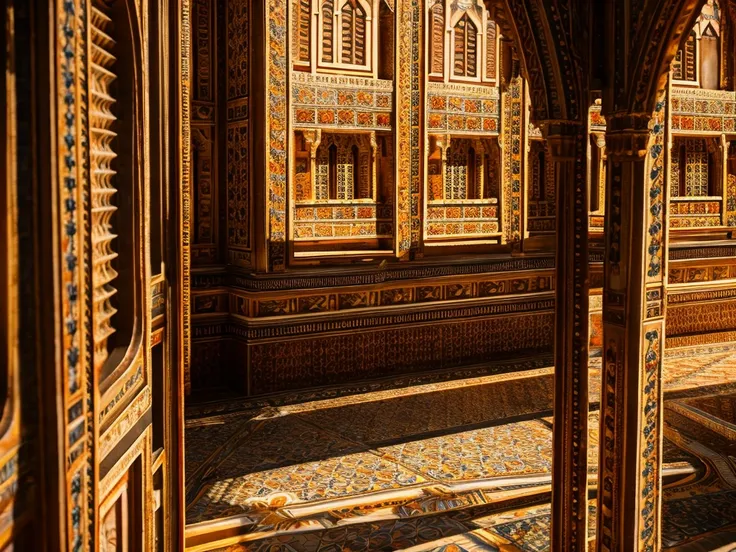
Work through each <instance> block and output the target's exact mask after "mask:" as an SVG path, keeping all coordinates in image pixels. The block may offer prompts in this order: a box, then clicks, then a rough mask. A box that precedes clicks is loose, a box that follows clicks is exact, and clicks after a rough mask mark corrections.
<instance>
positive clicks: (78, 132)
mask: <svg viewBox="0 0 736 552" xmlns="http://www.w3.org/2000/svg"><path fill="white" fill-rule="evenodd" d="M58 17H59V25H58V29H59V33H58V35H57V37H58V43H57V52H58V56H59V57H58V66H57V71H58V73H57V75H58V76H57V83H58V84H57V87H58V130H57V136H58V137H59V138H58V155H59V158H58V178H59V190H60V194H59V211H58V212H59V224H60V238H59V245H60V247H61V251H60V253H61V254H60V264H61V266H60V269H61V308H62V328H61V334H62V339H61V346H62V347H63V351H62V352H63V357H62V366H63V375H64V377H63V390H62V397H63V405H64V412H65V419H66V422H67V426H66V432H65V433H66V438H65V439H64V451H65V458H66V467H67V474H68V477H67V481H68V485H69V486H68V488H67V509H66V511H67V515H68V517H67V531H66V534H67V537H68V542H67V546H68V549H69V550H72V551H73V552H78V551H81V550H85V549H88V547H91V546H92V544H93V541H92V539H93V536H91V535H90V533H91V532H90V531H89V530H88V522H89V517H88V516H92V515H94V514H93V512H94V508H93V507H91V506H90V504H89V503H88V501H90V500H93V490H92V489H90V488H89V487H88V485H89V483H90V481H89V480H90V478H89V473H90V471H91V465H90V461H91V460H90V455H89V451H88V448H87V447H88V445H89V441H88V433H87V429H88V427H91V426H89V423H90V420H89V419H88V416H89V415H91V407H92V405H91V401H92V394H91V393H90V391H91V388H90V385H91V377H90V376H91V373H89V372H88V370H91V366H92V358H91V350H90V349H88V347H87V342H88V340H87V338H86V337H85V335H86V334H87V333H91V331H92V329H91V327H90V326H89V325H88V321H89V317H88V316H87V315H88V313H87V312H85V311H86V310H88V309H89V301H87V302H85V298H86V299H89V297H88V294H87V292H88V290H89V289H90V286H89V285H88V282H87V278H86V277H85V272H88V271H85V269H86V268H88V267H89V261H90V255H89V254H90V251H89V247H88V244H86V242H85V239H84V234H85V232H84V229H85V222H86V218H87V215H86V213H87V208H88V204H87V202H88V182H87V172H86V171H87V168H88V158H87V153H88V138H87V129H86V124H87V120H86V114H87V112H88V109H87V105H86V104H87V94H86V85H87V82H86V64H87V53H86V47H87V6H86V4H85V2H84V1H83V0H63V1H61V2H59V3H58ZM87 538H89V539H91V540H90V541H87V540H86V539H87Z"/></svg>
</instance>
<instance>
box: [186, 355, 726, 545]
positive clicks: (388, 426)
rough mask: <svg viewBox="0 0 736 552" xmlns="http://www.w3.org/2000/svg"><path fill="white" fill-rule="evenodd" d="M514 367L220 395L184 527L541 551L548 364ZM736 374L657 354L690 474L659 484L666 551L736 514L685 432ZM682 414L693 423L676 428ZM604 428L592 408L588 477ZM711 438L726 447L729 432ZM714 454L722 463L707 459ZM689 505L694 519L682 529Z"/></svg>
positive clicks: (195, 449)
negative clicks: (232, 397) (234, 400)
mask: <svg viewBox="0 0 736 552" xmlns="http://www.w3.org/2000/svg"><path fill="white" fill-rule="evenodd" d="M597 363H598V366H599V361H596V360H593V361H592V366H591V368H592V370H591V372H592V375H591V397H592V398H593V399H592V401H593V402H594V403H595V402H597V398H598V396H599V393H600V386H599V385H598V383H597V382H598V379H599V373H598V369H597V366H596V364H597ZM515 368H516V369H515ZM518 368H519V367H518V366H516V367H514V366H510V367H507V369H506V370H504V369H503V368H502V367H499V366H495V367H494V368H492V369H486V370H485V372H482V371H481V372H480V373H481V375H479V376H477V377H465V378H461V379H452V377H449V374H447V373H445V374H436V375H431V374H430V375H427V376H419V377H417V378H416V379H415V381H416V383H417V385H413V386H403V387H402V386H401V385H397V382H390V381H384V382H381V383H377V384H372V385H371V386H369V387H370V389H371V390H370V391H368V392H363V393H352V394H343V393H341V390H340V389H331V390H323V391H315V392H313V393H312V394H311V395H308V396H310V397H311V399H312V400H310V401H307V402H299V401H298V400H295V399H294V398H293V397H292V398H290V397H286V396H281V397H272V398H270V399H268V400H261V401H253V402H252V403H250V404H247V403H246V404H241V405H240V406H239V407H237V406H234V405H224V406H222V405H220V406H217V407H215V408H211V409H210V411H209V412H210V413H209V414H208V413H207V408H205V409H201V410H200V412H199V413H200V414H203V415H202V416H201V417H199V418H192V419H190V420H189V421H188V427H187V441H186V450H187V475H188V478H187V481H188V499H189V507H188V510H187V522H188V523H189V524H191V525H190V528H189V529H188V535H189V534H195V533H196V534H197V535H199V540H198V541H197V542H198V543H201V542H202V537H201V535H203V534H205V535H206V534H207V531H208V530H209V528H210V527H212V528H214V527H215V526H217V527H218V528H219V529H221V528H222V527H225V528H226V529H227V530H223V532H221V533H217V531H214V532H213V533H212V542H213V548H212V549H213V550H214V549H218V548H220V549H225V548H227V547H223V546H221V545H224V544H226V543H229V544H233V542H234V541H245V542H244V543H243V544H241V545H237V546H236V547H235V548H233V550H248V551H250V550H258V551H261V550H269V552H270V551H276V550H284V551H287V550H289V551H294V552H298V551H301V550H305V551H315V552H316V551H326V550H330V551H333V550H334V551H338V550H340V551H347V550H399V549H404V548H411V547H416V548H412V550H414V549H416V550H448V551H449V550H494V549H497V547H498V546H501V549H503V550H513V549H518V550H523V551H529V552H538V551H542V550H546V549H547V548H548V524H549V505H548V504H547V505H545V504H544V503H545V502H547V503H548V501H549V484H550V473H551V465H552V464H551V461H552V450H551V447H552V419H551V409H552V385H553V380H552V369H551V368H543V367H542V368H540V367H539V366H538V365H534V364H533V363H531V362H527V363H526V364H525V365H524V367H523V369H522V370H518ZM735 369H736V353H735V352H732V351H731V350H727V349H725V348H711V349H709V350H707V351H703V350H700V351H698V352H697V354H696V353H695V352H693V351H690V352H687V351H674V352H673V353H671V355H670V357H669V358H668V362H667V363H666V367H665V376H664V378H665V390H666V396H667V397H668V398H669V397H671V399H669V400H668V403H667V404H671V405H673V408H674V410H672V412H671V414H670V410H671V409H669V408H668V410H667V412H668V414H667V415H668V425H669V426H673V427H668V430H667V431H668V433H667V436H668V438H670V439H672V440H669V439H666V440H665V462H666V467H667V466H669V467H670V468H671V469H674V468H677V469H679V470H680V472H678V473H685V472H690V473H691V475H690V476H689V477H690V480H688V481H689V483H687V484H685V485H683V488H682V489H679V490H675V491H672V490H668V491H667V494H666V497H667V500H668V501H669V502H667V504H666V505H665V508H666V511H667V512H668V513H670V515H669V518H670V521H669V522H668V523H669V526H667V527H668V528H667V527H666V528H665V529H666V531H668V535H669V536H668V537H667V538H669V540H667V541H666V542H667V543H668V545H672V543H679V542H683V541H684V540H687V539H692V538H694V537H696V536H697V534H696V535H693V534H692V533H693V532H696V533H697V531H699V530H700V529H699V528H702V529H703V532H708V531H716V530H718V529H720V528H722V527H723V524H720V525H719V523H717V522H716V521H715V519H714V518H713V517H712V516H713V515H714V514H716V513H717V512H718V511H720V512H722V513H724V514H725V515H726V521H727V523H726V525H728V523H730V522H729V520H731V521H732V522H733V523H736V511H734V512H732V511H731V509H729V508H728V507H726V506H725V505H724V506H722V507H720V510H712V509H711V508H710V507H709V506H708V505H707V504H706V502H707V501H706V500H705V499H706V498H707V497H708V496H713V501H714V503H716V504H720V503H721V502H723V501H725V500H731V499H733V498H734V495H732V494H729V493H733V492H736V490H734V489H736V487H734V488H733V489H732V488H730V486H729V485H728V484H721V485H720V486H719V485H718V484H717V481H721V482H723V481H724V477H721V476H720V475H719V473H720V472H719V470H718V469H715V470H713V469H710V468H709V469H706V470H703V469H702V467H703V465H704V464H702V463H701V461H702V457H703V456H702V453H701V452H699V451H700V449H699V448H698V446H696V445H698V443H697V442H696V443H695V445H693V444H692V443H693V442H694V441H696V440H694V439H693V438H692V435H691V434H692V433H693V432H695V433H696V434H697V433H698V430H697V429H693V428H692V427H690V426H691V425H692V424H696V423H697V420H696V421H693V420H692V419H691V417H688V415H689V412H690V411H689V410H687V408H690V407H691V406H692V402H693V401H697V404H698V405H699V406H700V409H701V410H700V412H703V413H705V414H706V415H708V416H712V417H714V416H720V417H721V418H723V419H728V420H729V421H730V419H729V418H728V416H729V413H730V414H733V406H734V402H733V401H732V402H729V400H727V399H719V398H717V397H722V396H723V395H724V394H725V393H728V392H734V391H736V384H733V383H731V382H732V381H733V377H732V376H731V374H732V373H733V370H735ZM463 375H465V376H470V375H472V374H470V373H468V372H465V373H463ZM433 378H435V379H434V381H433ZM713 386H718V388H717V395H716V394H715V393H714V389H716V388H715V387H713ZM354 389H355V386H354V387H353V390H354ZM303 396H306V395H303ZM714 396H715V398H714ZM325 397H330V398H325ZM683 408H684V409H685V410H684V411H683ZM683 412H684V413H683ZM670 418H671V420H673V421H674V422H673V423H672V424H670V423H669V421H670ZM678 424H680V425H682V426H683V427H684V426H687V427H685V429H683V430H682V431H680V430H678V429H677V428H676V427H674V426H677V425H678ZM597 429H598V413H597V411H595V410H594V411H592V412H591V417H590V439H589V463H590V464H591V466H590V472H591V476H592V477H594V473H595V472H596V464H597V460H598V436H597ZM713 439H721V441H719V443H720V445H723V439H724V436H723V435H721V434H718V433H716V436H715V437H713ZM676 443H677V444H676ZM709 444H710V445H711V446H713V443H712V442H711V443H709ZM716 456H718V455H717V454H716ZM713 462H715V464H718V462H719V460H718V459H717V458H715V457H714V458H713V459H706V463H708V464H709V465H710V464H712V463H713ZM727 463H728V462H727V461H725V464H727ZM715 464H713V465H715ZM719 465H720V464H719ZM721 469H722V470H726V469H728V468H727V465H726V466H725V467H723V466H722V468H721ZM683 470H684V472H683ZM696 472H697V473H698V474H701V475H702V476H703V477H701V475H692V474H693V473H696ZM708 478H710V479H708ZM734 479H736V467H734ZM714 493H715V494H714ZM535 501H536V502H537V503H538V504H539V505H538V506H534V502H535ZM545 508H547V510H546V511H545V510H544V509H545ZM694 511H697V512H700V515H701V517H700V518H697V519H698V520H699V521H698V523H696V524H694V523H690V524H688V520H690V519H692V518H693V515H692V512H694ZM594 513H595V512H594V508H593V510H592V511H591V514H592V515H594ZM215 520H224V521H219V522H218V523H216V524H215V523H213V522H214V521H215ZM545 520H546V521H545ZM346 523H349V524H350V525H349V528H348V527H344V526H343V525H344V524H346ZM591 527H592V525H591ZM234 528H237V529H234ZM219 529H218V530H219ZM233 531H234V532H233ZM233 534H237V535H238V536H237V537H233V536H232V535H233ZM698 534H701V533H698ZM223 535H228V538H229V539H230V540H228V538H224V537H223ZM268 535H272V536H271V537H268ZM205 540H206V539H205ZM452 547H455V548H452Z"/></svg>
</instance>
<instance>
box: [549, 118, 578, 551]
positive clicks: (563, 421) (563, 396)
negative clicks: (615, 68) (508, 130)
mask: <svg viewBox="0 0 736 552" xmlns="http://www.w3.org/2000/svg"><path fill="white" fill-rule="evenodd" d="M543 129H544V131H545V135H546V138H547V144H548V146H549V152H550V158H551V161H552V163H554V165H555V179H556V182H555V189H556V193H557V275H556V278H557V282H558V285H557V286H556V296H557V304H556V313H555V314H556V315H555V332H556V334H555V403H554V465H553V475H552V477H553V480H552V512H553V520H552V535H551V542H552V550H556V551H560V552H561V551H563V550H564V551H569V552H574V551H584V550H587V534H588V533H587V531H588V529H587V525H588V516H587V513H588V508H587V494H588V485H587V477H588V456H587V454H588V453H587V449H588V447H587V442H588V339H587V337H588V289H589V282H588V222H587V221H588V200H587V197H586V196H587V193H588V190H587V178H586V162H585V160H586V150H587V136H586V133H585V127H584V125H583V124H577V123H573V122H570V123H562V124H560V123H555V124H545V125H543Z"/></svg>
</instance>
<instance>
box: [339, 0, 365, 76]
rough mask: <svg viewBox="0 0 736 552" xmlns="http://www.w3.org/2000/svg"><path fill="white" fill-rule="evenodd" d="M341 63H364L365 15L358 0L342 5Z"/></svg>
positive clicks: (350, 0) (348, 0) (351, 0)
mask: <svg viewBox="0 0 736 552" xmlns="http://www.w3.org/2000/svg"><path fill="white" fill-rule="evenodd" d="M341 11H342V63H348V64H351V65H365V64H366V31H367V16H366V13H365V10H364V9H363V7H362V6H361V5H360V2H358V0H347V1H346V2H345V3H344V4H343V6H342V10H341Z"/></svg>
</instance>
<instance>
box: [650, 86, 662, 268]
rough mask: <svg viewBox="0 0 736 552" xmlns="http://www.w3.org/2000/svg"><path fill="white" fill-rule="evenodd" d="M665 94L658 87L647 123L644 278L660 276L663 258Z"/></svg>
mask: <svg viewBox="0 0 736 552" xmlns="http://www.w3.org/2000/svg"><path fill="white" fill-rule="evenodd" d="M666 103H667V95H666V92H665V91H664V90H661V91H660V94H659V97H658V99H657V104H656V107H655V110H654V116H653V117H652V120H651V122H650V124H649V128H650V133H651V141H652V144H651V146H650V148H649V165H648V166H649V170H648V172H647V174H646V175H645V176H646V178H648V179H649V210H648V218H647V221H648V235H649V243H648V247H647V252H646V253H647V256H648V259H649V260H648V263H647V264H648V268H647V282H655V281H661V280H662V264H663V262H664V261H663V259H664V253H665V250H664V215H665V213H664V211H665V209H664V176H665V170H664V128H665V104H666Z"/></svg>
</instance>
